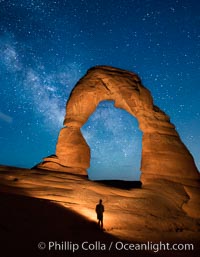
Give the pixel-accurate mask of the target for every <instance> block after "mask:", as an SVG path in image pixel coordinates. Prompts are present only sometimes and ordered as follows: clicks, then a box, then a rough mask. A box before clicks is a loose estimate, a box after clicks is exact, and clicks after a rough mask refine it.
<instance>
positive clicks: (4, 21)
mask: <svg viewBox="0 0 200 257" xmlns="http://www.w3.org/2000/svg"><path fill="white" fill-rule="evenodd" d="M199 9H200V3H199V1H197V0H196V1H195V0H190V1H189V0H176V1H174V0H173V1H171V0H170V1H169V0H168V1H156V0H144V1H139V0H127V1H122V0H121V1H120V0H115V1H114V0H96V1H92V0H83V1H81V0H73V1H72V0H71V1H67V0H62V1H61V0H54V1H53V0H52V1H51V0H48V1H47V0H43V1H42V0H34V1H33V0H16V1H10V0H0V86H1V90H0V99H1V102H0V131H1V132H0V146H1V147H0V149H1V150H0V151H1V154H0V163H1V164H7V165H14V166H21V167H32V166H34V165H35V164H36V163H38V162H40V161H41V159H42V157H45V156H48V155H50V154H53V153H54V152H55V145H56V141H57V137H58V133H59V130H60V128H61V127H62V122H63V117H64V114H65V104H66V101H67V99H68V97H69V95H70V92H71V90H72V88H73V87H74V85H75V84H76V82H77V81H78V80H79V79H80V78H81V77H82V76H83V75H84V74H85V72H86V71H87V69H89V68H90V67H92V66H95V65H111V66H114V67H118V68H122V69H127V70H131V71H133V72H135V73H138V74H139V76H140V77H141V79H142V82H143V84H144V85H145V86H146V87H147V88H149V89H150V91H151V92H152V95H153V98H154V102H155V104H156V105H158V106H159V107H160V108H161V109H163V110H164V111H165V112H166V113H167V114H168V115H169V116H170V117H171V121H172V123H174V124H175V125H176V128H177V130H178V132H179V134H180V136H181V138H182V140H183V142H184V143H185V144H186V146H187V147H188V148H189V150H190V151H191V153H192V154H193V156H194V158H195V162H196V164H197V166H198V168H200V156H199V152H200V151H199V149H200V133H199V127H200V103H199V99H200V88H199V83H200V73H199V71H200V62H199V57H200V19H199ZM82 132H83V134H84V137H85V138H86V140H87V142H88V144H89V145H90V147H91V155H92V159H91V168H90V169H89V174H90V177H91V178H94V179H95V178H118V179H139V175H140V172H139V167H140V161H141V145H142V143H141V138H142V133H141V131H140V130H139V128H138V123H137V120H136V119H135V118H134V117H131V115H129V114H128V113H126V112H125V111H124V110H120V109H116V108H114V106H113V102H108V101H105V102H102V103H100V105H99V106H98V108H97V110H96V112H95V113H94V114H93V115H92V116H91V117H90V119H89V121H88V122H87V123H86V124H85V125H84V126H83V128H82Z"/></svg>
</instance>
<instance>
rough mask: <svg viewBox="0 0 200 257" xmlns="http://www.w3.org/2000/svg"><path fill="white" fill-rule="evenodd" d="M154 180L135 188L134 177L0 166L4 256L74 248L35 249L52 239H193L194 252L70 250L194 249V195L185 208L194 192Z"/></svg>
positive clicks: (199, 223) (197, 230)
mask: <svg viewBox="0 0 200 257" xmlns="http://www.w3.org/2000/svg"><path fill="white" fill-rule="evenodd" d="M156 183H157V184H156ZM156 183H155V184H154V185H151V186H149V188H140V184H139V183H134V182H127V183H125V182H124V183H123V182H114V181H111V182H109V183H104V182H94V181H89V180H88V178H87V177H86V176H83V175H78V174H76V175H75V174H73V173H71V174H70V173H64V172H63V173H62V172H54V171H45V170H36V169H35V170H34V169H32V170H28V169H21V168H14V167H5V166H0V206H1V211H0V240H1V241H0V243H1V256H2V257H17V256H20V257H23V256H35V257H36V256H71V255H73V254H72V251H47V250H43V251H42V250H38V248H37V244H38V243H39V242H40V241H41V242H48V241H49V240H51V241H58V242H61V241H70V242H73V243H74V242H77V243H80V244H81V243H82V242H84V241H89V242H91V243H92V242H95V241H100V242H101V243H105V244H106V246H107V245H109V244H110V242H118V241H123V242H129V243H136V242H147V241H150V242H159V241H162V242H168V243H174V242H176V243H194V247H195V250H194V251H161V252H158V253H154V252H153V251H148V252H147V251H125V250H124V251H116V250H115V251H114V249H113V250H112V251H110V252H109V251H108V250H106V251H103V250H97V251H77V252H76V253H75V255H73V256H96V255H95V254H98V256H133V255H134V256H154V255H157V256H196V255H197V253H198V251H199V250H200V247H199V242H200V216H198V217H196V215H197V211H195V212H193V209H192V208H193V204H194V206H195V208H196V205H197V202H198V201H197V200H195V199H194V203H192V202H191V203H190V205H189V207H188V206H187V202H188V200H189V193H191V192H188V194H186V193H185V190H183V189H182V188H183V187H182V185H178V184H176V186H175V187H174V182H170V181H168V182H167V181H165V182H162V181H157V182H156ZM193 189H195V190H198V188H197V187H196V188H193ZM196 195H198V194H196ZM100 198H101V199H103V203H104V205H105V215H104V218H105V219H104V228H105V231H100V230H99V229H98V227H97V225H96V214H95V211H94V209H95V206H96V204H97V203H98V201H99V199H100ZM195 208H194V209H195ZM185 209H186V210H187V212H186V211H185ZM188 209H190V211H188ZM197 209H198V208H196V210H197ZM2 254H3V255H2Z"/></svg>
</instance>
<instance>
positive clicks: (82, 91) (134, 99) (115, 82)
mask: <svg viewBox="0 0 200 257" xmlns="http://www.w3.org/2000/svg"><path fill="white" fill-rule="evenodd" d="M103 100H113V101H114V102H115V107H117V108H121V109H124V110H126V111H127V112H129V113H130V114H131V115H133V116H134V117H135V118H136V119H137V120H138V123H139V127H140V129H141V131H142V132H143V138H142V161H141V172H142V175H141V181H142V183H143V185H147V184H148V183H151V181H153V180H155V179H157V180H159V179H167V180H169V181H174V182H179V183H182V184H184V185H196V182H197V180H198V179H199V172H198V170H197V168H196V165H195V163H194V159H193V157H192V155H191V154H190V152H189V151H188V149H187V148H186V146H185V145H184V144H183V142H182V141H181V139H180V137H179V135H178V133H177V131H176V129H175V126H174V125H173V124H172V123H171V122H170V118H169V117H168V116H167V115H166V114H165V113H164V112H163V111H162V110H160V109H159V108H158V107H157V106H155V105H154V104H153V99H152V96H151V93H150V91H149V90H148V89H147V88H145V87H144V86H143V85H142V83H141V80H140V78H139V77H138V76H137V75H136V74H134V73H132V72H129V71H125V70H121V69H117V68H113V67H108V66H97V67H94V68H91V69H89V70H88V72H87V74H86V75H85V76H84V77H83V78H82V79H81V80H80V81H78V83H77V84H76V85H75V87H74V89H73V90H72V92H71V95H70V97H69V100H68V102H67V105H66V116H65V119H64V128H62V129H61V131H60V135H59V137H58V142H57V146H56V154H55V155H53V156H50V157H47V158H45V159H44V160H43V162H42V163H40V164H39V165H38V166H37V167H38V168H40V169H49V170H58V171H64V172H65V171H66V172H73V173H78V174H86V169H87V168H89V166H90V148H89V146H88V145H87V142H86V141H85V139H84V138H83V136H82V134H81V131H80V128H81V127H82V126H83V125H84V124H85V123H86V122H87V120H88V118H89V117H90V115H91V114H92V113H93V112H94V111H95V109H96V107H97V105H98V104H99V102H101V101H103Z"/></svg>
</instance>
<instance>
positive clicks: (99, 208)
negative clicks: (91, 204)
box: [96, 199, 104, 229]
mask: <svg viewBox="0 0 200 257" xmlns="http://www.w3.org/2000/svg"><path fill="white" fill-rule="evenodd" d="M96 213H97V219H98V225H99V227H100V228H101V229H102V228H103V213H104V206H103V204H102V200H101V199H100V200H99V204H97V205H96Z"/></svg>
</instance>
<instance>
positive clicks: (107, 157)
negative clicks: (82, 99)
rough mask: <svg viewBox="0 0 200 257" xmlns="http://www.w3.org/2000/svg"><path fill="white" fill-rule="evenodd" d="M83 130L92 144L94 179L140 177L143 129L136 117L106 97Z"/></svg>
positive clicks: (90, 144)
mask: <svg viewBox="0 0 200 257" xmlns="http://www.w3.org/2000/svg"><path fill="white" fill-rule="evenodd" d="M81 131H82V134H83V137H84V138H85V140H86V142H87V143H88V145H89V147H90V156H91V159H90V168H89V169H88V170H87V172H88V176H89V178H90V179H91V180H127V181H133V180H135V181H136V180H139V179H140V166H141V149H142V132H141V131H140V130H139V128H138V121H137V119H136V118H135V117H133V116H132V115H130V114H129V113H128V112H127V111H125V110H123V109H120V108H116V107H115V106H114V101H111V100H104V101H101V102H100V103H99V104H98V106H97V108H96V110H95V112H94V113H93V114H92V115H91V116H90V117H89V119H88V121H87V122H86V123H85V124H84V125H83V127H82V128H81Z"/></svg>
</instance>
